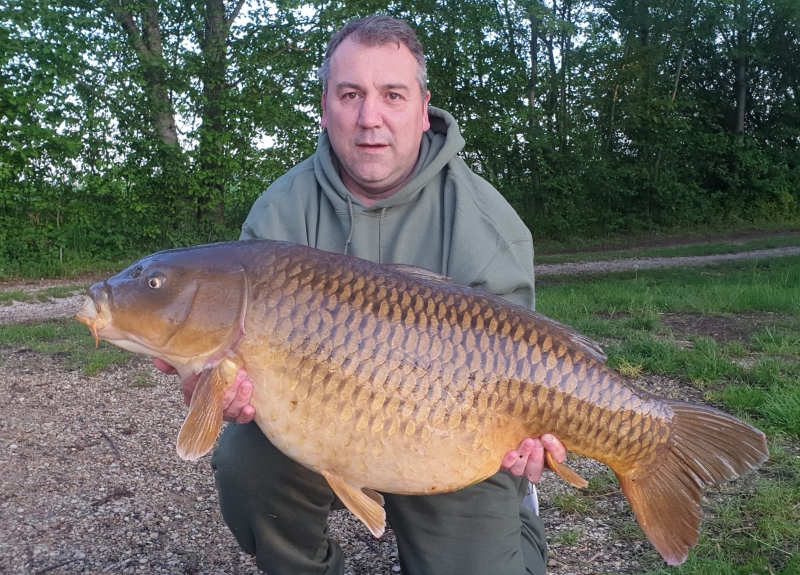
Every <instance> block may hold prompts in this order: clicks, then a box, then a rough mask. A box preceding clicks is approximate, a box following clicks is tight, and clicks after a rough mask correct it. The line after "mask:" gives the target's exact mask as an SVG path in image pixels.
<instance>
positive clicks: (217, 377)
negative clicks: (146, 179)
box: [175, 359, 239, 461]
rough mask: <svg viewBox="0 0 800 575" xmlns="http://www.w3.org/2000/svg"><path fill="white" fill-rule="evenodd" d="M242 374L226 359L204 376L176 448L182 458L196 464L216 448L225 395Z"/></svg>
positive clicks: (193, 396)
mask: <svg viewBox="0 0 800 575" xmlns="http://www.w3.org/2000/svg"><path fill="white" fill-rule="evenodd" d="M238 371H239V367H238V366H237V365H236V364H235V363H234V362H232V361H231V360H229V359H223V360H222V361H221V362H220V363H219V364H218V365H217V366H216V367H213V368H209V369H207V370H205V371H204V372H203V373H202V374H201V375H200V379H199V380H198V381H197V386H196V387H195V388H194V393H193V394H192V401H191V404H190V405H189V413H188V414H187V415H186V420H185V421H184V422H183V427H181V430H180V433H178V441H177V443H176V445H175V448H176V450H177V452H178V456H180V458H181V459H186V460H188V461H194V460H196V459H199V458H201V457H202V456H204V455H205V454H206V453H208V452H209V451H211V448H212V447H214V442H215V441H216V440H217V436H218V435H219V432H220V430H221V429H222V406H221V402H222V396H223V395H224V394H225V392H226V391H227V390H228V388H229V387H230V386H231V384H232V383H233V380H234V379H236V374H237V372H238Z"/></svg>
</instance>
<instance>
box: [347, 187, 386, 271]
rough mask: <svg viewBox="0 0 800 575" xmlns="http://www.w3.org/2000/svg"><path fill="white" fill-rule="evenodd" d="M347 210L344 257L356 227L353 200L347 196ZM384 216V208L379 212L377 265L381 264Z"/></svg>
mask: <svg viewBox="0 0 800 575" xmlns="http://www.w3.org/2000/svg"><path fill="white" fill-rule="evenodd" d="M347 209H348V211H349V212H350V234H349V235H348V236H347V241H346V242H345V243H344V252H343V253H344V255H347V250H348V249H349V248H350V242H351V241H353V229H354V228H355V226H356V220H355V218H354V217H353V200H352V199H351V198H350V196H347ZM385 215H386V208H383V209H382V210H381V219H380V220H379V221H378V263H379V264H382V263H383V217H384V216H385Z"/></svg>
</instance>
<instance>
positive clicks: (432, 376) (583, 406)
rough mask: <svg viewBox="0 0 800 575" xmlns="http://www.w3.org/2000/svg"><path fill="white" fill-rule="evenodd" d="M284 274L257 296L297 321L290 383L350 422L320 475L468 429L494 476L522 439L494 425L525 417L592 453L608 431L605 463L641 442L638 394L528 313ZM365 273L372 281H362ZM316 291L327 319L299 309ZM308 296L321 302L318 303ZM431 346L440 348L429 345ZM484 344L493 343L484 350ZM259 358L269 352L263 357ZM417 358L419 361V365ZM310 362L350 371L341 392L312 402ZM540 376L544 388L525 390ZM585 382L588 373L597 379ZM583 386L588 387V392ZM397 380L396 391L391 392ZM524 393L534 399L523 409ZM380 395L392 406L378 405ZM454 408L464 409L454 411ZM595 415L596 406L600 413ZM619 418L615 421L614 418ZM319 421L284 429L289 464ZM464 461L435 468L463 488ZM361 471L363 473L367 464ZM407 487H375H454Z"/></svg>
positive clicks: (377, 283)
mask: <svg viewBox="0 0 800 575" xmlns="http://www.w3.org/2000/svg"><path fill="white" fill-rule="evenodd" d="M273 265H274V266H275V269H274V270H272V271H271V270H269V269H266V270H265V273H264V274H263V276H262V277H264V278H266V279H265V281H264V283H262V284H256V285H255V286H254V292H255V293H256V294H257V295H256V298H258V294H259V293H262V292H263V293H264V294H265V295H266V294H269V296H267V297H266V299H267V300H268V301H269V303H270V304H271V305H272V306H273V307H274V308H275V310H276V311H277V315H278V317H284V318H287V324H286V327H285V328H284V329H282V330H278V331H277V332H276V333H277V335H278V337H279V338H280V340H281V341H282V343H284V344H285V345H286V346H287V347H288V349H287V361H290V360H288V358H294V357H297V358H302V360H300V359H298V361H300V363H298V365H297V367H296V368H295V369H288V368H287V369H284V370H283V373H282V374H281V375H280V378H279V379H280V380H281V381H286V382H288V384H287V387H289V388H293V389H294V392H289V393H294V396H293V399H292V400H290V402H291V401H297V402H300V401H306V400H308V401H310V403H309V409H310V410H314V409H316V408H317V407H318V406H319V405H322V404H324V405H333V406H336V409H334V410H332V411H334V412H338V413H339V414H340V416H339V417H338V418H336V419H334V420H333V421H332V422H331V425H330V426H329V428H328V430H327V432H326V437H327V439H329V440H332V441H331V442H330V443H327V444H326V446H325V448H324V451H325V452H326V459H327V463H322V462H320V463H319V467H320V468H321V469H325V470H326V471H330V472H336V471H341V470H340V469H336V468H332V466H333V465H334V461H335V458H331V457H330V453H338V452H340V451H347V450H350V451H355V453H350V454H348V456H346V460H347V461H349V462H351V465H353V463H352V462H353V456H356V457H357V456H359V455H362V456H363V455H364V454H365V453H367V451H371V452H372V453H373V454H374V453H378V452H380V453H381V455H385V456H386V457H387V458H388V457H390V456H391V457H396V454H394V453H392V454H390V453H384V452H385V449H384V442H385V439H386V435H395V434H397V435H399V436H400V437H402V438H403V439H402V441H403V442H404V446H405V447H406V448H407V449H410V450H418V449H420V447H419V446H420V445H422V444H424V443H426V442H427V441H429V440H430V438H431V436H432V435H433V434H434V433H441V432H452V431H454V430H458V429H459V428H461V429H462V430H463V431H464V432H465V433H466V437H465V439H464V441H463V443H465V444H468V445H469V446H470V448H471V449H480V448H482V447H483V449H482V450H481V452H480V454H479V456H480V459H481V460H482V461H484V462H485V463H486V464H487V465H488V468H487V469H486V470H485V471H484V472H483V473H484V474H485V475H486V476H488V475H490V474H491V473H493V472H494V471H495V470H496V464H497V461H499V460H500V459H501V458H502V455H503V454H504V453H505V452H506V451H507V450H508V449H511V448H513V447H514V446H515V445H516V442H517V440H518V437H517V436H516V435H515V434H514V433H513V432H514V431H515V430H514V429H511V430H509V431H511V433H505V434H504V433H502V432H500V433H498V432H497V430H494V429H490V427H491V426H492V425H493V424H496V423H498V422H499V424H500V427H501V428H508V421H510V420H518V419H519V417H520V415H522V414H523V413H525V414H526V416H525V418H524V419H523V420H522V422H523V426H524V427H525V430H526V432H527V433H528V434H530V435H538V434H540V433H542V432H543V431H555V432H556V433H558V431H559V430H562V429H564V428H566V430H565V431H566V433H567V434H568V435H569V436H575V437H576V439H575V440H567V441H566V443H567V446H568V448H570V449H572V450H574V451H578V452H582V451H583V452H585V451H587V448H588V446H586V445H584V443H586V442H587V441H588V442H591V441H593V440H594V438H595V437H597V436H598V434H600V432H601V430H602V429H606V430H607V432H606V433H605V436H606V437H605V438H604V439H606V441H604V442H601V444H602V446H603V447H604V450H605V453H604V454H603V458H604V459H605V460H606V461H610V460H612V459H613V458H614V457H617V458H622V457H624V456H625V454H624V453H622V454H618V453H615V450H616V451H624V447H627V445H628V444H629V443H630V441H627V442H626V441H622V440H621V439H620V437H619V436H620V435H624V434H627V433H630V430H631V427H632V426H631V424H630V419H631V417H632V414H633V410H632V409H623V407H624V405H627V404H630V403H632V402H633V398H634V396H633V395H632V394H631V392H630V391H629V390H628V389H627V388H626V387H624V386H621V385H617V386H614V385H613V380H612V379H611V378H609V377H607V376H605V375H606V374H605V373H601V372H602V370H601V369H600V364H599V362H598V361H596V360H588V361H587V360H586V357H585V353H584V352H583V351H581V350H574V351H573V352H572V353H569V349H568V346H567V344H566V343H565V342H563V341H562V342H560V343H559V344H558V345H556V346H555V347H554V345H553V335H551V329H552V328H550V329H548V326H538V325H537V324H536V323H532V324H531V323H530V322H529V323H528V324H527V325H526V324H525V323H524V320H523V319H522V318H521V317H520V315H519V314H514V313H511V314H509V313H508V312H506V311H505V310H503V309H497V306H496V305H495V306H492V305H491V303H493V302H490V301H489V300H487V299H484V298H481V297H480V296H476V294H468V295H466V296H463V295H462V294H461V293H459V292H457V293H448V290H452V291H456V290H458V289H459V288H457V287H456V286H449V285H447V284H444V285H442V286H441V287H442V289H440V290H438V291H436V292H433V291H432V290H430V289H425V288H424V287H423V286H419V285H417V283H415V282H414V280H413V278H405V277H392V276H391V274H387V273H384V274H383V275H373V274H369V272H366V271H365V270H352V271H350V273H345V274H338V273H331V274H330V275H329V277H328V278H327V279H326V278H325V276H324V274H323V273H322V270H320V269H319V268H318V267H317V268H316V276H315V277H314V278H313V279H311V277H312V275H313V274H314V273H315V272H314V270H311V269H305V270H303V268H302V262H297V261H293V260H292V255H291V254H287V255H286V256H285V257H284V258H283V260H281V259H278V260H276V261H275V263H274V264H273ZM365 267H366V266H365ZM285 269H295V270H297V271H296V273H294V274H287V273H284V272H283V271H282V270H285ZM301 270H302V272H301ZM359 271H361V273H362V274H364V275H357V274H358V272H359ZM301 273H306V274H307V275H308V278H307V279H306V281H304V282H302V283H303V284H304V286H305V287H304V289H303V290H301V291H300V292H298V289H299V288H298V285H299V283H300V282H299V281H298V280H297V279H296V278H295V276H297V275H300V274H301ZM312 286H313V288H312ZM311 289H315V290H317V291H320V292H322V293H323V294H326V295H327V297H328V300H327V301H326V305H325V306H324V307H325V309H326V310H327V311H329V312H330V313H329V314H325V315H322V316H321V315H320V314H319V313H316V312H312V311H311V308H310V307H304V306H298V305H297V297H298V293H299V294H303V292H304V291H308V290H311ZM358 289H361V290H362V292H361V297H358V298H354V296H353V294H354V293H356V292H357V291H358ZM284 294H285V295H284ZM281 296H284V297H281ZM303 297H304V298H308V299H311V296H310V295H307V294H306V295H304V296H303ZM494 303H496V302H494ZM436 304H440V305H436ZM365 318H369V320H367V319H365ZM493 319H494V320H495V321H494V322H493V321H492V320H493ZM252 321H255V322H257V321H258V320H257V318H254V320H251V322H252ZM290 324H291V331H289V325H290ZM309 328H311V329H312V330H313V329H316V330H320V332H321V333H320V335H321V337H322V338H323V339H322V340H321V341H319V342H317V341H316V340H313V339H312V340H311V342H312V344H311V345H309V336H308V334H309ZM287 332H288V333H287ZM420 340H422V341H428V342H431V343H430V344H429V345H428V346H420V345H419V342H420ZM481 341H482V342H483V344H480V343H479V342H481ZM322 342H325V343H324V344H323V343H322ZM382 342H385V343H387V347H386V349H385V350H384V354H380V353H379V354H377V355H376V356H372V355H371V354H369V353H366V354H364V355H361V354H360V351H361V350H363V349H367V350H369V349H374V348H376V347H378V346H379V345H380V344H381V343H382ZM260 343H261V344H262V345H264V346H266V347H269V348H274V347H275V345H276V342H274V341H269V340H261V341H260ZM314 344H317V346H316V347H314ZM388 350H395V353H394V354H388V353H386V351H388ZM429 352H431V353H429ZM253 353H254V354H259V355H261V354H263V352H261V351H259V350H253ZM409 357H412V358H413V361H409V360H408V358H409ZM384 358H385V359H384ZM381 359H384V362H387V363H388V366H386V365H384V362H382V361H380V360H381ZM582 360H583V361H582ZM310 364H317V365H320V364H321V365H324V366H325V365H327V366H328V367H329V368H331V369H333V370H340V371H341V378H340V379H337V381H338V382H342V383H341V384H340V385H336V386H334V385H330V378H328V379H327V380H326V382H325V384H324V385H322V386H316V389H317V390H318V393H317V394H316V396H315V397H311V398H310V399H308V388H309V387H310V386H311V383H312V382H313V380H309V379H308V377H307V376H306V375H305V372H308V371H309V370H311V369H313V366H311V365H310ZM419 365H422V366H423V367H422V368H421V370H420V373H418V372H417V370H416V369H415V368H416V367H417V366H419ZM497 366H501V369H500V377H499V380H498V381H496V382H494V381H492V380H494V379H498V378H497ZM484 367H488V370H487V369H484ZM387 368H388V373H393V374H395V377H394V378H388V373H387ZM398 369H400V370H401V371H400V372H398V371H397V370H398ZM531 372H532V373H533V378H532V380H533V381H526V380H528V379H529V377H530V375H531ZM581 372H583V374H584V375H582V373H581ZM585 374H589V375H588V377H587V376H586V375H585ZM579 377H580V378H581V380H582V381H583V382H584V385H581V386H579V385H578V382H579ZM387 378H388V386H386V387H385V388H384V382H386V381H387ZM348 382H349V383H348ZM278 387H279V389H285V388H284V387H281V386H280V385H279V386H278ZM521 388H523V389H524V392H523V393H522V396H523V397H524V398H526V399H524V400H518V399H519V397H520V389H521ZM450 390H453V391H454V392H457V393H458V397H457V398H456V397H453V396H451V395H450V394H449V391H450ZM550 390H553V392H552V393H550ZM541 392H547V393H546V397H547V399H546V400H545V401H537V402H535V403H534V402H533V398H534V397H535V396H536V397H538V396H540V395H541ZM285 393H286V392H284V393H280V392H279V393H278V395H280V396H284V395H285ZM590 394H591V395H592V396H593V397H591V399H590V398H589V395H590ZM376 395H377V396H378V397H381V401H376ZM392 397H395V401H392V400H391V398H392ZM637 399H638V401H637V403H639V404H642V403H645V402H647V401H648V398H646V397H645V398H639V397H638V396H637ZM565 401H566V404H565ZM454 405H457V406H458V407H457V408H456V409H454ZM384 406H386V407H387V408H388V409H387V411H384ZM562 407H565V409H562ZM590 408H593V409H591V411H590ZM292 412H293V411H292ZM610 412H613V413H614V415H611V416H609V413H610ZM290 413H291V412H290ZM323 413H324V412H323ZM576 413H579V414H580V413H582V414H583V417H575V415H576ZM309 415H310V414H309V413H306V412H303V413H301V414H299V418H300V419H302V422H299V424H298V425H285V424H284V425H283V426H281V433H280V439H279V440H278V441H279V442H280V443H281V444H284V445H285V446H286V447H285V449H287V450H288V451H289V452H290V455H291V454H292V449H293V448H292V447H291V446H293V445H295V446H299V445H303V443H304V439H305V437H306V430H305V429H303V428H304V426H305V427H306V428H310V429H312V430H314V429H317V428H318V427H320V426H321V421H320V419H321V418H320V416H318V415H312V416H311V417H310V419H309ZM275 416H276V417H277V414H275ZM587 416H588V417H587ZM266 425H267V426H269V423H267V424H266ZM665 425H666V418H665V417H664V416H662V417H661V418H660V419H659V420H658V421H657V424H656V425H654V426H652V429H653V430H656V429H660V428H664V427H665ZM353 430H355V432H357V433H364V434H365V437H366V441H365V442H362V443H357V444H355V445H354V444H353V443H352V440H351V437H352V433H353ZM621 431H625V433H624V434H622V433H620V432H621ZM633 433H635V434H636V438H637V439H639V438H640V437H641V441H642V442H645V443H652V442H653V439H654V437H655V435H654V433H653V432H651V433H649V434H645V435H644V436H643V437H642V432H641V430H640V429H639V428H637V429H636V430H635V431H633ZM498 435H499V436H500V437H503V436H504V435H505V436H507V438H506V437H503V439H505V440H504V441H503V440H501V441H499V442H495V443H494V444H493V445H492V446H491V447H484V445H485V441H486V437H487V436H498ZM609 437H614V442H613V444H612V443H610V442H608V438H609ZM582 439H585V440H586V441H582ZM654 451H655V449H654V448H653V449H650V450H648V451H647V452H646V454H647V455H649V459H648V460H643V461H640V464H641V465H644V466H646V465H647V464H649V463H650V462H651V461H652V458H653V456H654ZM308 456H309V455H308V453H307V452H306V457H308ZM453 459H454V462H452V463H450V462H448V461H447V460H446V459H443V458H442V457H441V456H440V457H438V458H437V459H436V460H435V461H432V462H431V466H432V467H436V468H442V467H444V468H445V469H446V470H447V472H446V473H445V474H444V475H450V476H451V477H452V481H454V482H456V483H459V482H462V481H463V480H464V478H463V476H462V472H461V469H462V459H461V457H459V456H454V458H453ZM312 465H314V463H313V462H312ZM355 465H359V466H361V462H359V463H356V464H355ZM475 480H476V478H475V477H472V478H469V481H471V482H472V481H475ZM402 482H403V485H402V486H399V485H397V484H396V483H395V482H390V483H389V484H379V485H378V484H375V483H372V484H371V486H373V487H375V488H377V489H379V490H388V491H392V490H398V489H401V488H402V489H403V492H410V493H426V492H430V491H439V490H449V489H451V488H452V486H451V485H449V484H447V483H443V484H442V485H430V483H431V482H430V481H422V482H419V483H414V482H412V481H410V480H409V479H408V478H403V479H402Z"/></svg>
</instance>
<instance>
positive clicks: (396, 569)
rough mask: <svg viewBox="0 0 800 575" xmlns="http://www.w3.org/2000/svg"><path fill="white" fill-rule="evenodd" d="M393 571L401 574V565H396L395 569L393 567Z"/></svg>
mask: <svg viewBox="0 0 800 575" xmlns="http://www.w3.org/2000/svg"><path fill="white" fill-rule="evenodd" d="M392 571H394V572H395V573H400V565H395V566H394V567H392Z"/></svg>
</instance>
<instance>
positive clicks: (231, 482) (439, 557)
mask: <svg viewBox="0 0 800 575" xmlns="http://www.w3.org/2000/svg"><path fill="white" fill-rule="evenodd" d="M211 466H212V467H213V468H214V469H215V470H216V475H215V477H216V484H217V490H218V492H219V502H220V507H221V510H222V516H223V517H224V518H225V522H226V523H227V524H228V527H229V528H230V530H231V531H232V532H233V535H234V536H235V537H236V540H237V541H238V542H239V545H241V547H242V549H243V550H244V551H245V552H246V553H249V554H251V555H254V556H255V557H256V564H257V565H258V567H259V569H261V570H262V571H264V572H266V573H269V575H300V574H322V573H325V574H327V575H341V574H342V573H343V572H344V558H343V556H342V549H341V547H340V546H339V544H338V543H337V542H336V541H334V540H333V539H331V538H330V537H328V527H327V523H328V514H329V513H330V511H331V508H332V507H333V508H337V504H338V505H339V506H340V505H341V504H340V503H339V502H338V499H336V497H335V495H334V493H333V491H332V490H331V488H330V487H329V486H328V482H327V481H326V480H325V478H324V477H322V476H321V475H319V474H317V473H314V472H313V471H311V470H309V469H307V468H305V467H303V466H302V465H300V464H299V463H296V462H295V461H293V460H291V459H289V458H288V457H286V456H285V455H283V454H282V453H281V452H280V451H278V450H277V449H276V448H275V447H274V446H273V445H272V444H271V443H270V442H269V440H268V439H267V438H266V437H265V436H264V434H263V433H262V432H261V430H260V429H259V428H258V426H257V425H256V424H255V423H251V424H249V425H228V426H227V428H226V429H225V431H224V432H223V434H222V437H221V438H220V442H219V449H218V450H217V451H216V452H215V453H214V456H213V457H212V459H211ZM526 488H527V483H526V482H525V481H524V480H523V479H522V478H520V477H514V476H513V475H511V474H509V473H506V472H503V471H501V472H499V473H497V474H495V475H494V476H492V477H490V478H489V479H487V480H486V481H483V482H481V483H478V484H476V485H471V486H470V487H466V488H464V489H461V490H459V491H455V492H453V493H444V494H439V495H424V496H414V495H392V494H384V496H385V498H386V515H387V519H388V522H389V524H390V526H391V527H392V529H394V532H395V536H396V537H397V547H398V551H399V557H400V565H401V567H402V569H403V573H404V574H406V575H470V574H473V575H524V574H530V575H544V573H545V572H546V564H547V549H546V542H545V535H544V525H543V523H542V521H541V519H539V518H538V517H537V516H536V515H534V514H533V513H532V512H530V511H528V510H527V509H524V508H521V507H520V502H521V501H522V498H523V496H524V495H525V491H526Z"/></svg>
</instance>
